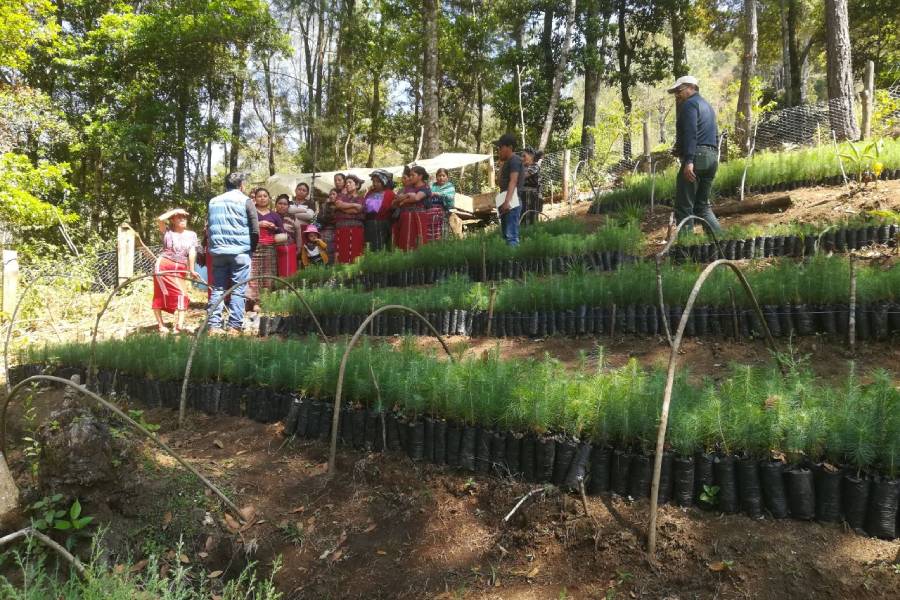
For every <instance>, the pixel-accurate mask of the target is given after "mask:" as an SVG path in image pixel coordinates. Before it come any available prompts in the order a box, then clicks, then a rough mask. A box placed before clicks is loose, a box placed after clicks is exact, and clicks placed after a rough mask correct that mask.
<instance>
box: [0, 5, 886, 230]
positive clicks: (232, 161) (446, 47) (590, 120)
mask: <svg viewBox="0 0 900 600" xmlns="http://www.w3.org/2000/svg"><path fill="white" fill-rule="evenodd" d="M895 5H896V0H828V2H827V3H823V2H819V1H817V0H696V1H688V0H567V1H565V2H559V0H556V1H554V0H220V1H217V2H213V3H210V2H205V1H202V0H141V1H140V2H138V1H137V0H67V1H66V2H61V1H59V0H18V1H13V2H0V34H2V35H0V104H2V108H3V109H4V110H3V112H4V115H3V116H2V117H0V142H2V143H3V144H4V145H3V147H2V150H3V151H4V152H11V153H12V154H15V155H16V156H15V157H14V158H9V157H8V158H4V160H5V161H6V165H7V166H6V168H5V169H4V171H3V173H2V174H0V184H2V181H7V182H9V181H12V178H13V175H12V174H13V173H16V175H15V177H14V178H15V182H16V183H15V184H14V185H12V184H11V185H9V186H7V188H6V190H7V191H6V192H4V191H3V188H2V187H0V194H3V193H6V194H7V195H6V196H4V199H7V198H12V197H13V196H12V191H11V190H14V191H15V197H16V198H17V200H16V202H19V204H18V206H20V207H22V206H25V204H22V202H24V201H23V200H22V199H23V198H29V204H28V206H29V207H31V208H27V209H26V208H21V209H17V211H18V212H17V214H18V215H19V217H15V218H20V219H21V218H22V217H21V215H26V214H27V215H29V217H28V218H29V219H31V218H32V216H33V219H32V222H35V223H41V224H43V225H42V226H45V225H47V224H51V225H55V223H56V222H57V216H56V209H53V210H51V211H49V212H48V210H47V208H48V207H49V206H50V205H51V204H52V205H55V206H57V207H58V208H60V210H61V213H60V214H61V215H62V218H63V220H64V221H65V220H66V219H72V218H74V217H75V216H76V214H77V216H78V217H80V225H79V227H80V229H79V233H80V234H81V236H82V239H87V238H88V237H89V236H90V235H92V234H98V233H99V234H102V235H105V236H107V237H108V236H109V234H110V233H111V232H112V231H114V230H115V227H116V226H117V225H118V224H119V223H120V222H122V221H129V222H130V223H131V224H132V225H133V226H134V227H135V228H136V229H137V230H138V231H139V232H141V231H143V230H144V227H145V226H146V224H148V223H152V219H153V217H154V216H155V215H156V214H158V213H159V212H161V210H162V209H163V208H165V207H168V206H170V205H172V204H174V203H178V204H181V205H185V206H186V207H188V208H191V209H194V212H197V213H202V211H203V206H204V204H205V202H206V200H207V199H208V198H209V196H210V195H211V194H212V193H213V192H214V191H216V190H217V189H218V188H219V187H220V184H219V183H217V181H220V178H221V176H222V175H223V174H224V172H225V171H228V170H245V171H250V172H251V173H252V177H253V179H254V181H261V180H264V179H265V178H266V177H268V176H269V175H270V174H271V173H273V172H276V171H279V170H286V169H289V170H293V171H298V170H299V171H313V170H314V171H325V170H331V169H337V168H344V167H345V166H362V165H371V166H375V165H378V164H398V163H401V162H407V161H410V160H413V159H414V158H415V157H416V156H417V154H419V147H420V144H421V154H420V157H430V156H433V155H435V154H437V153H439V152H441V151H475V152H485V151H489V146H488V144H487V142H488V141H489V140H490V139H493V138H494V137H495V136H497V135H498V134H500V133H503V132H507V131H510V132H512V131H514V132H516V133H519V134H520V135H521V136H522V137H523V138H524V142H525V143H526V144H531V145H542V146H546V148H547V149H548V150H550V151H554V150H558V149H561V148H563V147H566V146H569V147H576V146H578V145H579V144H580V145H581V146H582V147H583V151H582V153H581V155H580V157H579V158H582V159H594V160H595V161H597V160H598V159H600V160H603V161H619V160H625V161H627V160H629V159H631V158H632V154H633V151H632V140H631V136H632V133H633V129H634V130H635V131H637V130H638V128H636V127H634V125H635V122H636V121H637V120H638V118H640V119H647V118H648V115H649V114H650V112H651V111H652V113H653V114H654V115H655V116H656V117H657V118H656V119H655V120H654V123H653V125H654V127H656V128H658V129H659V136H658V137H657V138H656V139H657V140H658V141H659V143H667V141H668V142H670V141H671V139H669V138H667V136H666V130H667V127H668V128H669V133H671V124H672V117H673V113H672V111H671V104H672V103H671V102H670V99H669V98H668V97H666V96H665V94H663V93H662V91H661V82H662V81H664V80H668V79H669V78H674V77H677V76H679V75H682V74H685V73H688V72H691V73H692V74H698V73H700V74H702V76H703V77H709V76H710V75H714V77H715V81H709V80H704V81H703V84H704V87H703V93H704V94H705V95H707V94H710V95H713V94H714V95H716V97H715V98H710V99H711V100H712V101H714V103H716V106H717V109H719V110H720V115H721V117H722V120H723V121H727V122H728V123H729V125H730V124H731V123H734V122H735V118H734V117H735V114H736V113H739V114H740V115H741V116H740V117H739V118H738V119H737V120H736V121H737V122H736V125H737V128H738V129H739V130H745V131H746V130H748V129H749V128H750V127H751V122H752V120H753V119H757V118H759V114H758V111H759V106H760V103H761V104H762V105H767V106H769V107H787V106H795V105H798V104H803V103H805V102H815V101H820V100H823V99H825V96H826V93H827V94H828V97H832V98H843V99H846V101H847V102H848V103H849V102H852V98H853V94H854V93H855V90H854V87H853V86H854V80H853V77H854V68H855V73H856V78H857V79H858V78H859V75H860V74H861V71H862V69H861V67H862V66H863V65H864V62H865V61H866V60H873V61H875V63H876V80H877V82H878V85H879V86H880V87H885V86H887V85H890V84H891V83H893V78H892V77H891V75H890V73H891V68H892V67H893V65H894V64H896V62H897V61H898V60H900V41H898V34H897V31H896V27H894V26H893V25H894V23H895V19H891V18H889V17H890V16H891V15H893V13H894V12H896V11H893V10H892V9H893V8H894V7H895ZM572 7H574V10H573V9H572ZM751 7H755V13H756V19H757V23H758V27H757V29H758V36H757V41H756V43H755V47H756V50H755V52H753V51H747V52H745V51H744V50H743V47H744V42H745V38H746V41H747V42H748V43H749V45H748V46H747V48H748V50H752V49H753V47H754V44H753V43H752V41H753V36H752V31H751V28H748V27H745V26H744V24H745V23H750V21H749V20H748V16H747V15H749V14H750V13H749V12H747V10H748V9H749V8H751ZM826 17H827V18H826ZM745 33H746V34H747V35H746V36H745V35H744V34H745ZM741 55H743V56H744V57H745V58H747V61H746V62H747V66H748V67H749V68H748V69H746V70H745V74H744V75H743V76H741V69H740V60H739V58H735V57H740V56H741ZM754 57H755V62H756V66H755V68H753V64H752V63H753V61H754ZM826 57H827V59H826ZM717 61H719V62H717ZM722 61H728V64H722ZM826 64H827V66H828V72H829V73H830V76H829V77H827V78H826V76H825V75H826V73H825V69H824V67H825V65H826ZM692 69H693V71H692ZM738 78H740V79H741V80H742V81H743V82H744V83H745V85H742V86H741V89H740V93H739V94H737V93H736V92H737V91H738V90H737V83H736V81H737V80H738ZM736 96H739V98H740V110H738V98H737V97H736ZM520 97H521V102H520ZM582 103H583V109H579V105H580V104H582ZM7 107H11V108H9V109H8V108H7ZM579 111H580V113H579ZM754 111H756V113H757V114H753V113H754ZM849 114H850V111H849V110H848V111H846V113H845V116H846V117H847V118H846V119H844V120H843V121H842V122H841V123H840V124H839V125H840V127H841V128H842V129H840V131H842V132H844V131H845V132H846V136H847V137H854V136H855V135H858V134H857V133H856V132H854V131H853V127H854V126H855V123H854V122H853V120H852V119H851V118H849ZM576 119H577V122H576ZM37 122H40V125H35V123H37ZM598 122H599V123H600V125H601V126H599V127H598ZM723 125H724V123H723ZM36 128H37V129H39V130H40V132H41V133H40V134H39V135H35V134H34V132H35V131H37V129H36ZM10 131H15V132H17V133H16V134H15V135H12V134H10V133H9V132H10ZM601 132H602V133H601ZM843 135H844V134H843V133H842V136H843ZM517 137H519V136H518V135H517ZM601 143H602V146H603V148H604V149H611V148H613V147H615V152H613V153H611V154H610V153H608V152H606V151H604V152H602V153H600V152H597V153H595V152H594V148H595V146H600V145H601ZM620 148H621V153H620V151H619V149H620ZM599 154H602V157H599V156H596V155H599ZM21 157H24V159H23V158H21ZM41 173H43V174H44V175H46V176H41ZM4 177H5V179H3V178H4ZM29 182H32V183H33V182H40V184H41V185H40V186H39V187H40V189H37V188H35V189H30V191H29V188H28V186H29V185H31V183H29ZM23 193H24V194H28V195H27V196H26V195H22V194H23ZM31 199H33V200H35V201H38V202H41V203H43V204H42V205H38V204H34V205H32V204H31V203H30V202H31ZM66 199H68V201H67V202H66V201H65V200H66ZM44 205H46V206H44ZM11 206H13V204H12V202H11V201H6V202H5V203H4V205H3V207H0V211H5V212H3V213H2V214H0V219H2V220H4V221H6V222H9V221H10V220H12V219H14V215H13V211H12V209H10V208H9V207H11ZM40 206H43V208H39V207H40Z"/></svg>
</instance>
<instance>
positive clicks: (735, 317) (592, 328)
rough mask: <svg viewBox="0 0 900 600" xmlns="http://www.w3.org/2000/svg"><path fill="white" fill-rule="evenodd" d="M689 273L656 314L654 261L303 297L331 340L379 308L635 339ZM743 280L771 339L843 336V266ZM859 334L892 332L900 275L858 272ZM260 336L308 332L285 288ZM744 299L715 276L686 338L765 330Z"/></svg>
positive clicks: (676, 272)
mask: <svg viewBox="0 0 900 600" xmlns="http://www.w3.org/2000/svg"><path fill="white" fill-rule="evenodd" d="M699 270H700V267H698V266H696V265H686V266H675V265H666V266H664V267H663V269H662V283H663V295H664V298H665V302H666V304H665V309H660V307H659V300H658V296H657V291H656V290H657V287H656V271H655V267H654V266H653V265H650V264H647V263H638V264H634V265H630V266H629V267H628V268H627V269H621V270H619V271H616V272H614V273H605V274H592V273H583V274H576V273H570V274H569V275H566V276H555V277H547V278H542V279H532V280H528V281H525V282H517V281H507V282H504V283H502V284H500V285H498V286H496V296H495V299H494V305H493V312H491V310H490V308H491V307H490V303H491V302H490V297H491V291H490V288H489V287H488V286H486V285H485V284H483V283H472V282H469V281H467V280H465V279H463V278H452V279H450V280H448V281H446V282H444V283H441V284H437V285H434V286H431V287H427V288H407V289H400V288H385V289H381V290H376V291H371V292H365V291H359V290H352V289H347V288H316V289H309V290H305V291H304V297H305V298H306V300H307V301H308V302H309V304H310V306H311V308H312V310H313V312H315V314H316V315H317V316H318V317H319V319H320V321H322V323H323V325H324V328H325V331H326V333H328V334H349V333H353V332H354V331H355V330H356V329H357V328H358V327H359V326H360V325H361V324H362V322H363V320H364V319H365V317H366V316H367V315H368V314H369V313H370V312H371V311H372V310H373V309H374V308H377V307H379V306H384V305H387V304H402V305H404V306H408V307H410V308H412V309H414V310H416V311H419V312H420V313H423V314H424V315H425V316H426V318H428V320H429V321H431V322H432V323H433V324H434V325H435V326H436V328H437V329H438V331H439V332H440V333H442V334H444V335H487V334H488V332H490V335H494V336H501V337H502V336H532V337H545V336H548V335H569V336H572V335H599V334H612V333H623V334H644V335H658V334H661V333H663V332H664V326H663V320H662V315H663V310H665V315H666V317H667V318H668V319H669V322H670V323H671V324H673V325H670V327H672V328H674V324H677V323H678V321H679V320H680V318H681V314H682V312H683V307H684V306H685V304H686V302H687V298H688V295H689V294H690V290H691V288H692V287H693V284H694V282H695V281H696V279H697V276H698V274H699ZM746 275H747V278H748V280H749V282H750V284H751V285H752V286H753V289H754V291H755V293H756V295H757V299H758V300H759V302H760V304H761V305H762V306H763V314H764V318H765V320H766V324H767V325H768V326H769V329H770V331H771V332H772V334H773V335H775V336H791V335H813V334H818V333H821V334H841V335H842V336H845V335H846V334H847V332H848V328H849V317H850V310H849V306H848V303H849V290H850V272H849V264H848V262H847V260H846V259H843V258H841V257H825V256H817V257H814V258H812V259H810V260H808V261H806V262H800V263H797V262H795V261H792V260H787V259H783V260H780V261H776V262H775V263H774V264H772V265H771V266H757V267H751V268H749V269H748V270H747V272H746ZM856 300H857V305H856V308H855V314H854V316H855V321H856V336H857V339H859V340H862V341H864V340H870V339H878V340H882V339H886V338H888V337H889V336H892V335H895V334H897V333H900V305H898V300H900V267H898V266H888V267H882V266H875V265H869V266H861V267H859V269H858V275H857V298H856ZM262 308H263V311H264V312H265V313H266V314H267V315H268V316H264V317H262V319H261V324H260V333H261V334H262V335H270V334H301V335H302V334H306V333H312V332H313V331H315V329H314V327H313V323H312V319H311V318H310V317H309V316H308V314H307V313H306V312H305V310H304V309H303V308H302V306H301V305H300V303H299V301H298V300H297V299H296V298H295V297H294V296H293V295H292V294H288V293H285V292H277V293H275V294H270V295H266V296H264V297H263V299H262ZM751 308H752V306H751V303H750V302H749V299H748V298H747V297H746V296H745V295H744V292H743V290H742V289H741V288H740V286H739V285H738V284H737V282H736V280H735V278H734V275H733V274H732V273H729V272H726V271H718V272H715V273H713V275H712V276H711V278H710V279H709V280H708V282H707V284H706V285H705V286H704V288H703V289H702V291H701V293H700V296H699V297H698V305H697V306H696V307H695V310H694V311H693V313H692V314H691V318H690V320H689V321H688V326H687V329H686V333H687V335H689V336H705V335H725V336H731V337H735V336H737V335H740V336H743V337H749V336H754V335H759V334H761V333H762V325H761V323H760V322H759V320H758V318H757V316H756V313H755V312H754V311H753V310H751ZM371 333H373V334H375V335H396V334H412V335H429V334H430V332H429V330H428V329H427V328H426V326H425V325H424V324H422V323H421V321H419V320H418V319H416V318H415V317H414V316H411V315H404V314H393V313H382V314H381V315H379V316H378V317H377V318H376V320H375V322H374V323H373V324H372V328H371Z"/></svg>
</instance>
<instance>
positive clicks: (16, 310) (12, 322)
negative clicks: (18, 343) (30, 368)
mask: <svg viewBox="0 0 900 600" xmlns="http://www.w3.org/2000/svg"><path fill="white" fill-rule="evenodd" d="M50 277H68V278H72V277H73V276H72V275H68V274H66V273H42V274H40V275H38V276H37V277H35V278H34V279H32V280H31V281H29V282H28V285H27V286H25V289H24V290H22V295H21V296H19V299H18V300H17V301H16V306H15V308H13V311H12V315H10V318H9V326H8V327H7V329H6V341H5V342H4V343H3V370H4V371H5V372H6V393H7V395H9V394H10V393H11V392H12V384H11V383H10V379H9V341H10V339H11V338H12V332H13V327H15V325H16V316H17V315H18V314H19V307H20V306H21V305H22V301H23V300H25V296H27V295H28V292H29V291H30V290H31V288H32V287H34V284H36V283H37V282H38V281H41V280H42V279H47V278H50Z"/></svg>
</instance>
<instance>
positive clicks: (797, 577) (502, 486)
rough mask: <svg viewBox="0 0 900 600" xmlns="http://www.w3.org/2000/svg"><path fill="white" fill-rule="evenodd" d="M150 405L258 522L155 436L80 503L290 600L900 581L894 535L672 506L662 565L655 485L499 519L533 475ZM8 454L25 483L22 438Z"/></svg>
mask: <svg viewBox="0 0 900 600" xmlns="http://www.w3.org/2000/svg"><path fill="white" fill-rule="evenodd" d="M58 397H59V393H58V392H50V393H46V394H42V395H41V396H40V398H39V399H38V402H39V403H40V404H52V403H54V402H56V401H57V400H58ZM14 412H18V409H14ZM145 418H146V420H147V421H149V422H158V423H161V425H162V430H161V437H162V439H163V440H165V441H166V442H168V443H169V444H171V445H172V446H173V447H175V448H176V451H177V452H179V453H181V454H182V455H183V456H185V457H186V458H187V459H188V460H189V461H190V462H191V463H192V464H194V465H195V466H196V467H198V468H199V469H201V470H202V471H204V472H205V473H207V474H209V475H210V476H211V477H212V478H213V480H214V481H216V482H217V483H218V484H219V485H222V486H223V487H225V489H227V490H228V491H229V493H230V495H231V497H232V498H234V499H235V501H236V502H237V503H238V504H239V505H240V506H248V505H252V506H253V507H254V509H255V518H254V524H253V525H251V526H250V527H248V528H246V529H244V530H243V531H240V532H235V531H233V530H232V529H229V527H228V526H227V524H226V522H225V521H224V515H223V513H222V512H221V507H219V506H218V505H217V503H216V502H215V501H214V500H213V499H212V498H210V497H209V495H208V494H205V493H204V492H203V491H202V489H201V488H200V487H199V486H198V485H197V483H196V482H195V481H193V480H192V479H191V477H190V476H189V475H187V474H185V473H184V472H183V471H181V470H180V469H179V468H177V467H176V466H175V465H174V463H173V461H172V460H171V459H170V458H168V457H166V456H165V455H162V454H161V453H159V452H158V451H156V450H153V449H150V448H147V450H146V454H147V464H146V466H145V470H144V473H143V474H142V478H143V481H144V483H143V487H142V489H141V490H140V491H139V492H138V493H137V494H135V495H134V497H133V500H132V501H131V502H130V503H128V504H127V505H125V504H123V503H119V504H117V505H113V506H101V507H98V506H85V513H86V514H95V515H97V516H98V519H99V520H100V522H101V523H105V524H109V525H110V526H111V529H110V532H109V533H108V534H107V536H108V537H107V545H109V546H111V547H113V548H114V552H116V553H120V554H119V555H118V556H114V558H115V559H116V560H122V558H123V556H124V555H126V554H130V555H131V556H132V559H133V560H134V561H140V560H141V559H142V558H144V554H145V553H146V552H151V551H152V552H157V553H161V554H162V555H163V556H164V557H167V558H164V560H163V566H162V568H171V567H172V566H174V563H175V561H179V560H180V561H181V562H185V561H188V563H189V564H190V565H191V566H192V568H196V569H202V570H206V571H207V572H213V571H217V570H219V571H224V573H223V575H222V576H221V578H222V579H227V578H228V577H229V576H234V575H236V574H237V573H239V572H240V570H241V569H242V568H243V566H244V565H245V564H246V563H247V562H248V561H251V560H253V561H258V563H259V565H261V566H262V568H263V569H264V570H268V569H271V567H272V565H273V564H274V561H275V560H276V558H278V557H280V559H281V561H282V562H281V564H282V568H281V570H280V571H279V572H278V574H277V575H276V579H275V580H276V582H277V585H278V588H279V590H280V591H282V592H283V593H284V594H285V598H288V599H301V598H316V599H320V598H367V599H368V598H502V599H532V598H533V599H546V598H561V597H564V598H681V599H687V598H767V599H770V598H798V597H804V598H828V599H830V598H834V599H838V598H841V599H843V598H896V590H897V589H898V584H900V571H898V569H900V566H898V564H900V542H897V541H894V542H887V541H883V540H876V539H871V538H865V537H861V536H858V535H856V534H853V533H851V532H848V531H845V530H844V529H843V528H842V527H840V526H830V525H822V524H818V523H802V522H797V521H790V520H782V521H775V520H772V519H762V520H758V521H754V520H751V519H749V518H747V517H744V516H740V515H731V516H725V515H720V514H717V513H714V512H704V511H700V510H697V509H686V510H685V509H680V508H675V507H672V506H665V507H662V508H661V510H660V521H659V551H658V563H657V564H655V565H651V564H650V563H649V562H648V560H647V558H646V555H645V552H644V550H643V545H644V540H645V530H646V523H647V519H648V503H647V501H645V500H641V501H635V502H632V501H628V500H625V499H622V498H618V497H599V498H597V497H591V498H588V499H587V511H588V513H587V515H586V514H585V508H584V505H583V504H582V502H581V499H580V497H578V496H577V495H571V494H563V493H560V492H559V491H557V490H556V489H555V488H547V490H546V492H545V493H543V494H538V495H536V496H535V497H534V499H533V500H532V501H529V502H526V503H525V504H524V505H523V506H522V508H520V509H519V510H518V511H517V512H516V513H515V514H514V515H513V518H512V519H510V522H509V523H508V524H504V523H503V518H504V516H505V515H506V514H507V513H508V512H509V511H510V510H511V509H512V508H513V506H514V505H515V504H516V503H517V502H518V500H519V499H520V498H522V497H523V496H524V495H525V494H526V493H528V492H529V491H530V490H532V489H533V487H534V486H533V485H530V484H525V483H521V482H517V481H512V480H504V479H499V478H493V477H481V476H471V475H468V474H463V473H458V472H453V471H450V470H447V469H445V468H440V467H435V466H432V465H425V464H416V463H413V462H412V461H410V460H408V459H407V458H405V457H401V456H398V455H377V454H374V455H365V454H363V453H357V452H352V451H347V450H340V451H339V454H338V462H337V464H338V472H337V474H336V475H335V476H334V477H332V478H330V479H329V478H328V477H327V475H326V461H327V450H326V445H325V444H324V443H322V442H300V441H296V440H293V441H286V440H285V438H284V437H283V435H282V426H281V425H280V424H274V425H262V424H259V423H254V422H252V421H248V420H246V419H241V418H233V417H221V416H219V417H215V418H212V417H208V416H204V415H199V414H192V415H190V419H189V423H188V425H187V427H186V428H185V429H182V430H177V429H176V428H175V426H176V415H175V414H174V413H173V412H172V411H168V410H154V411H150V412H148V413H146V414H145ZM18 422H19V421H17V420H16V419H13V423H18ZM14 429H19V428H18V427H15V428H14ZM18 433H20V432H18V431H17V432H16V434H18ZM16 434H14V435H12V436H11V438H12V439H16V440H18V439H20V437H19V436H18V435H16ZM10 458H11V462H12V464H13V466H14V471H15V472H17V473H20V474H21V475H20V479H19V482H20V485H23V486H27V485H28V478H27V476H26V475H24V473H23V469H22V463H21V454H20V451H19V450H18V449H16V450H14V451H13V452H12V453H11V456H10ZM180 537H181V538H183V539H184V547H183V548H182V550H181V552H182V553H183V556H179V555H178V554H176V552H175V548H176V545H177V540H178V539H179V538H180ZM138 564H139V565H140V564H141V563H140V562H138ZM139 568H140V567H139Z"/></svg>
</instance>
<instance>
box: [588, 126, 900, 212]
mask: <svg viewBox="0 0 900 600" xmlns="http://www.w3.org/2000/svg"><path fill="white" fill-rule="evenodd" d="M840 148H841V149H840V152H841V153H842V154H850V153H851V150H850V147H849V144H848V143H844V144H841V145H840ZM837 160H838V159H837V157H836V156H835V152H834V148H833V147H832V146H831V145H827V146H817V147H814V148H805V149H802V150H797V151H794V152H762V153H758V154H755V155H754V156H753V157H752V158H751V159H750V161H751V163H750V167H749V168H748V169H747V179H746V182H745V191H750V192H755V193H768V192H774V191H787V190H791V189H796V188H799V187H809V186H813V185H841V184H843V183H844V178H843V175H842V174H841V169H840V167H839V166H838V162H837ZM878 162H880V163H881V165H882V167H881V174H880V175H879V176H878V179H881V180H888V179H898V178H900V141H898V140H892V139H885V140H884V142H883V146H882V148H881V150H880V156H879V159H878ZM860 166H862V165H860ZM676 168H677V167H672V168H670V169H667V170H666V171H665V172H663V173H658V174H656V176H655V178H656V181H655V182H653V181H652V179H651V177H650V176H649V175H646V174H634V175H626V176H625V180H624V186H623V187H622V188H620V189H616V190H613V191H612V192H609V193H607V194H604V195H603V196H601V197H600V200H599V202H598V203H595V204H594V206H592V207H591V210H592V212H611V211H615V210H618V209H620V208H623V207H632V206H635V205H647V204H649V203H650V197H651V190H652V193H653V196H654V198H655V201H656V203H657V204H667V205H671V203H672V202H673V200H674V198H675V175H676ZM845 169H846V170H847V175H848V177H849V178H850V179H851V180H856V179H858V178H859V177H860V175H861V174H860V173H859V172H853V165H851V164H849V163H845ZM743 176H744V160H743V159H738V160H732V161H728V162H726V163H722V164H720V165H719V169H718V172H717V173H716V179H715V182H714V183H713V191H714V193H716V194H719V195H726V196H727V195H734V194H736V193H737V192H738V191H739V190H740V185H741V179H742V178H743ZM870 185H874V184H870Z"/></svg>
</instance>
